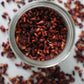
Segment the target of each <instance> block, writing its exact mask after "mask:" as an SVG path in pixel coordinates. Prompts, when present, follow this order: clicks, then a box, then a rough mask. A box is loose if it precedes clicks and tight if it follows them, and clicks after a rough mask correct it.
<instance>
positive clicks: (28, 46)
mask: <svg viewBox="0 0 84 84" xmlns="http://www.w3.org/2000/svg"><path fill="white" fill-rule="evenodd" d="M35 10H37V11H35ZM53 17H55V18H53ZM15 37H16V38H15V39H16V43H17V45H18V47H19V49H20V50H21V51H22V52H23V53H24V54H25V55H26V56H27V57H29V58H31V59H33V60H37V61H45V60H49V59H53V58H55V57H56V56H57V55H58V54H59V53H61V52H62V50H63V49H64V47H65V45H66V37H67V28H66V25H65V22H64V21H63V18H62V17H60V16H59V15H58V14H57V13H56V12H55V11H53V10H52V9H50V8H45V7H37V8H34V9H31V10H29V11H27V12H26V13H24V14H23V15H22V16H21V18H20V20H19V21H18V23H17V26H16V31H15ZM22 38H23V39H22Z"/></svg>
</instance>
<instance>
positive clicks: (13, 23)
mask: <svg viewBox="0 0 84 84" xmlns="http://www.w3.org/2000/svg"><path fill="white" fill-rule="evenodd" d="M41 6H43V7H48V8H51V9H53V10H55V11H56V12H58V13H59V14H60V15H61V16H62V18H63V19H64V20H65V22H66V26H67V29H68V35H67V43H66V45H65V48H64V49H63V51H62V53H60V54H59V55H58V56H56V57H55V58H54V59H50V60H47V61H36V60H32V59H30V58H28V57H26V56H25V55H24V54H23V53H22V52H21V51H20V49H19V48H18V46H17V44H16V41H15V27H16V24H17V21H18V20H19V18H20V17H21V16H22V15H23V14H24V13H25V12H26V11H28V10H30V9H32V8H35V7H41ZM9 27H10V28H9V43H10V47H11V49H12V50H13V52H14V54H15V55H16V56H17V57H20V59H21V60H22V61H24V62H26V63H27V64H30V65H32V66H36V67H42V68H45V67H51V66H55V65H57V64H59V63H60V62H62V61H63V60H65V59H66V58H67V57H68V56H69V54H70V51H71V49H72V47H73V44H74V41H75V26H74V22H73V20H72V18H71V16H70V15H69V13H68V12H67V11H66V10H65V9H64V8H62V7H61V6H59V5H57V4H55V3H53V2H49V1H34V2H31V3H29V4H27V5H25V6H24V7H23V8H22V9H20V10H19V11H18V12H17V13H16V15H15V16H14V18H13V19H12V21H11V23H10V26H9Z"/></svg>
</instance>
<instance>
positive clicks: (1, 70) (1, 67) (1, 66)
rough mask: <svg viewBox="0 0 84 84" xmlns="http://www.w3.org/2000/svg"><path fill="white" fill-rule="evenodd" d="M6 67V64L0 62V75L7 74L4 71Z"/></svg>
mask: <svg viewBox="0 0 84 84" xmlns="http://www.w3.org/2000/svg"><path fill="white" fill-rule="evenodd" d="M7 68H8V64H3V63H0V75H6V76H7V75H8V74H7V73H6V71H7Z"/></svg>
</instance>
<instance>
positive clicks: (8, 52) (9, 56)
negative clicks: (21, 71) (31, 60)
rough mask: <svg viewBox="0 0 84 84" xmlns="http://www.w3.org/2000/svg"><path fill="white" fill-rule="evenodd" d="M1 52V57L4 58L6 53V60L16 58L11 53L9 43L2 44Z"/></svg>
mask: <svg viewBox="0 0 84 84" xmlns="http://www.w3.org/2000/svg"><path fill="white" fill-rule="evenodd" d="M2 47H3V51H2V52H1V55H2V56H4V54H6V53H7V56H6V57H7V58H16V56H15V55H14V53H13V51H12V50H11V48H10V45H9V41H7V43H4V42H3V43H2Z"/></svg>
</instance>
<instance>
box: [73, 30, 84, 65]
mask: <svg viewBox="0 0 84 84" xmlns="http://www.w3.org/2000/svg"><path fill="white" fill-rule="evenodd" d="M79 37H80V38H79V39H78V41H77V42H76V44H75V46H76V48H75V53H76V55H75V56H74V58H76V59H77V62H81V63H84V55H83V52H84V31H82V32H81V33H80V34H79Z"/></svg>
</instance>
